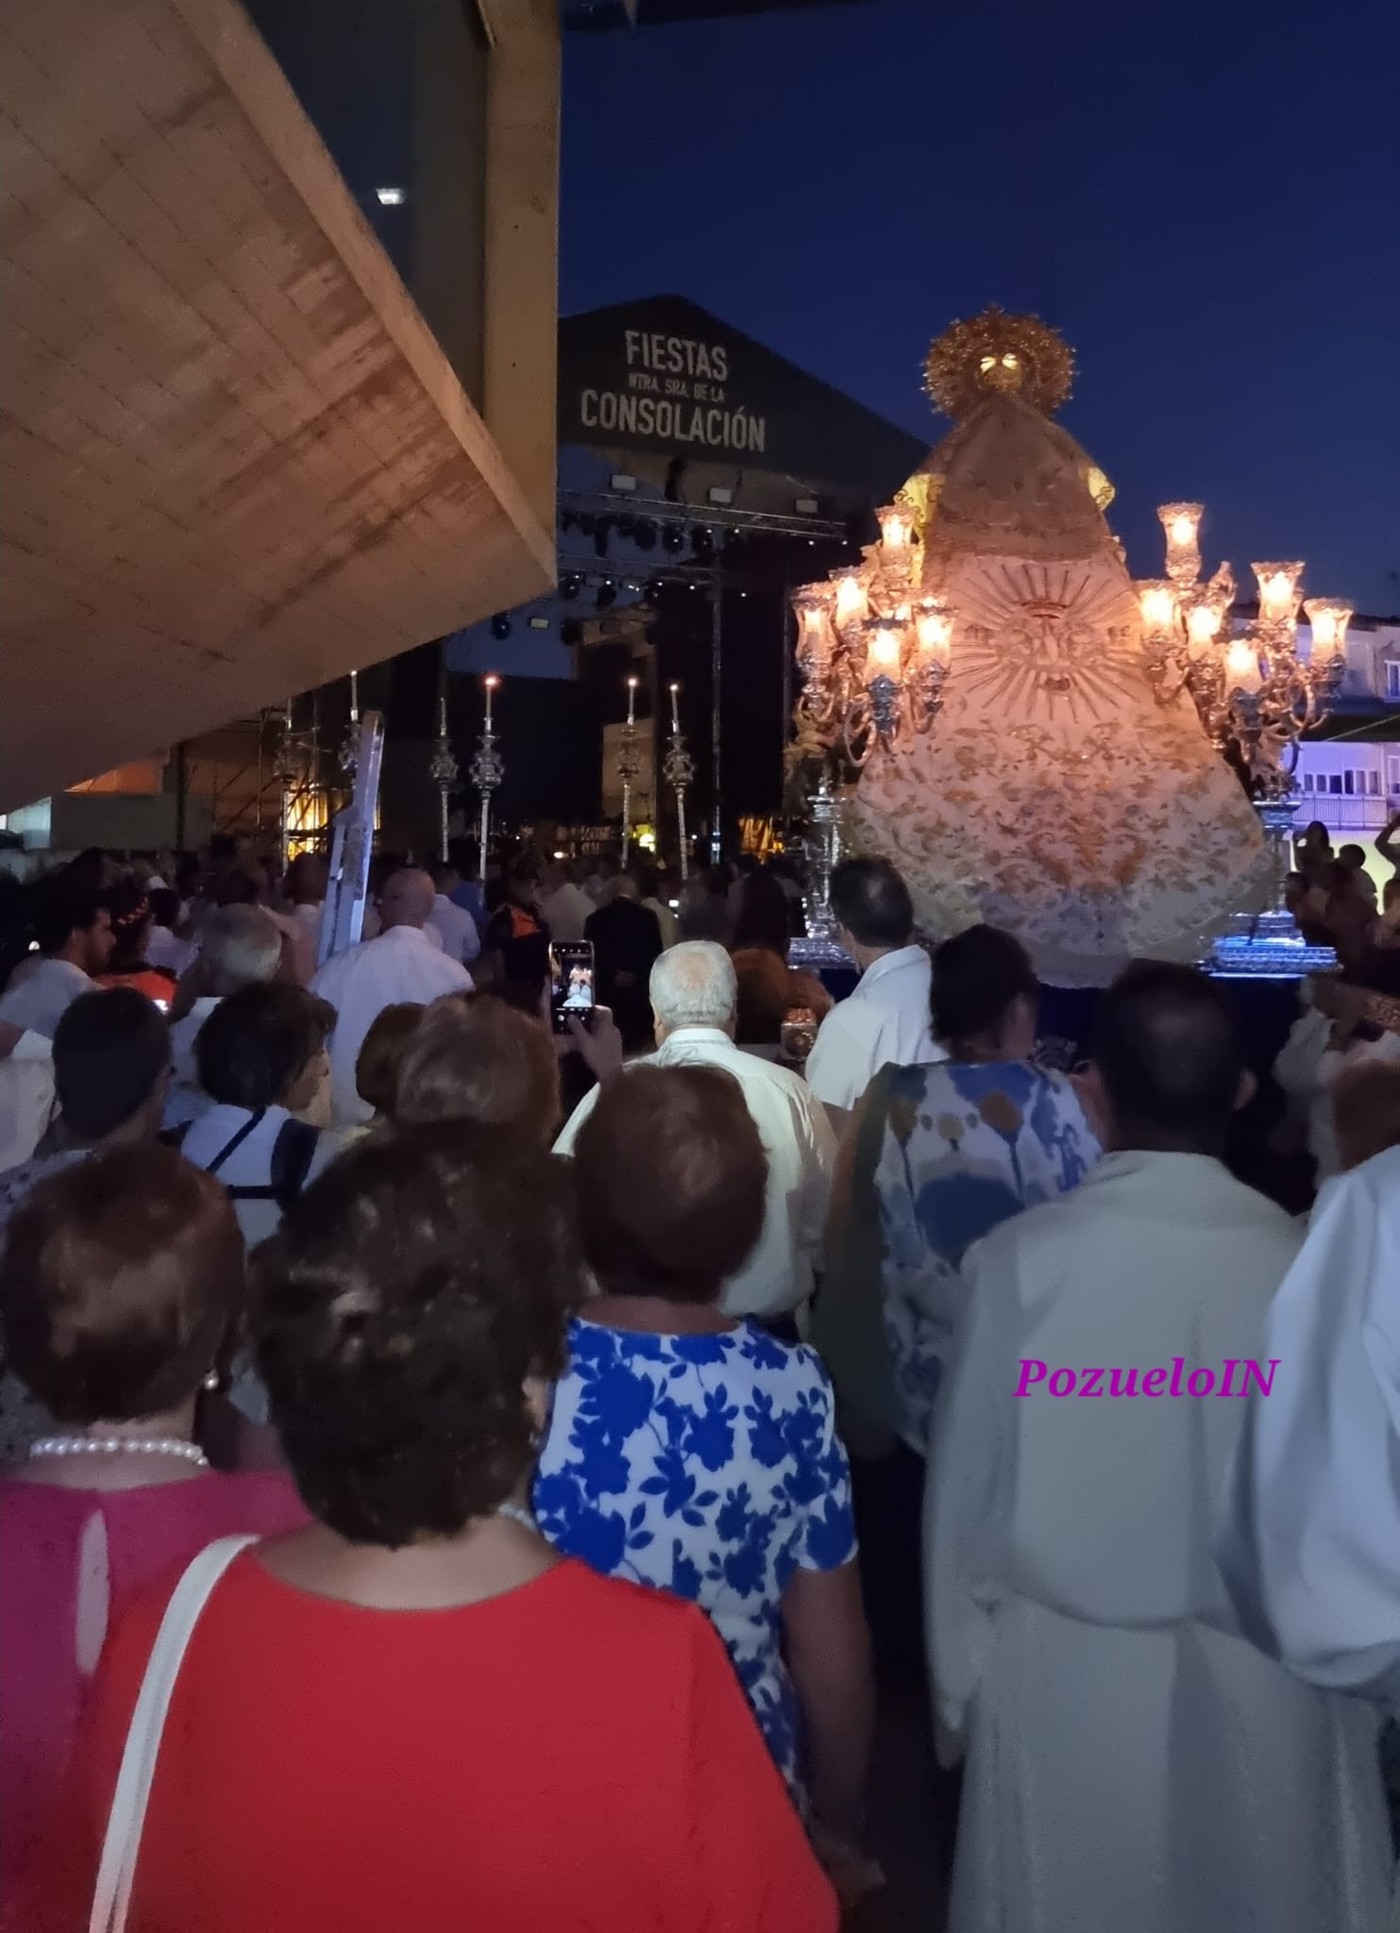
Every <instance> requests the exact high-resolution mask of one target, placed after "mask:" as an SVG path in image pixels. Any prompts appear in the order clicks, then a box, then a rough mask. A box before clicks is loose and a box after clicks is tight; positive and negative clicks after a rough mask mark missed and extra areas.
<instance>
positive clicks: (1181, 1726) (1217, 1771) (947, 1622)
mask: <svg viewBox="0 0 1400 1933" xmlns="http://www.w3.org/2000/svg"><path fill="white" fill-rule="evenodd" d="M1092 1080H1093V1082H1094V1083H1095V1084H1096V1085H1097V1089H1098V1092H1099V1098H1100V1106H1101V1112H1102V1115H1103V1118H1104V1124H1105V1128H1106V1143H1107V1146H1108V1148H1109V1150H1110V1152H1109V1153H1108V1155H1107V1156H1106V1158H1105V1159H1104V1161H1103V1162H1102V1163H1101V1164H1100V1166H1099V1167H1098V1168H1097V1169H1095V1170H1094V1171H1093V1172H1092V1173H1091V1174H1090V1175H1088V1176H1087V1177H1086V1179H1085V1180H1084V1181H1083V1182H1081V1183H1080V1185H1079V1187H1078V1188H1077V1189H1075V1190H1074V1191H1073V1192H1072V1193H1070V1194H1067V1195H1064V1196H1062V1197H1060V1199H1058V1200H1057V1201H1053V1202H1048V1203H1045V1204H1043V1205H1042V1206H1040V1207H1037V1208H1032V1209H1029V1210H1028V1211H1027V1212H1026V1213H1024V1214H1021V1215H1018V1216H1015V1217H1014V1218H1013V1219H1012V1220H1010V1221H1007V1222H1004V1223H1003V1224H1002V1225H1001V1226H1000V1227H999V1228H997V1229H996V1230H994V1231H993V1233H992V1234H990V1235H989V1236H987V1237H986V1238H985V1239H984V1240H983V1241H982V1242H981V1243H980V1244H978V1246H977V1247H976V1248H975V1249H974V1250H973V1260H972V1263H971V1265H970V1268H967V1267H965V1274H967V1275H968V1277H969V1279H968V1303H967V1309H966V1314H965V1317H964V1320H963V1322H962V1325H961V1328H960V1332H959V1338H958V1348H957V1354H956V1357H955V1360H954V1363H953V1365H952V1370H951V1374H950V1376H949V1378H948V1382H947V1384H946V1387H945V1390H944V1392H943V1393H942V1394H941V1395H940V1398H939V1405H938V1408H937V1410H936V1411H935V1420H934V1427H933V1435H932V1440H931V1443H930V1447H929V1458H928V1470H929V1477H928V1490H927V1495H926V1514H925V1539H924V1560H925V1604H926V1614H927V1632H928V1639H929V1656H930V1664H931V1668H932V1676H933V1681H934V1687H935V1694H936V1712H937V1718H938V1721H939V1726H940V1746H941V1748H942V1749H943V1756H944V1757H945V1760H947V1759H951V1758H952V1757H953V1756H955V1752H953V1751H950V1750H949V1749H948V1747H949V1746H950V1745H955V1746H956V1745H962V1744H965V1747H966V1754H967V1770H966V1773H965V1776H964V1782H963V1795H962V1809H961V1813H960V1818H959V1825H958V1841H957V1853H956V1858H955V1862H954V1873H953V1885H952V1900H951V1910H950V1913H949V1919H948V1927H949V1933H970V1930H971V1929H973V1928H977V1929H980V1928H984V1927H988V1926H996V1927H997V1928H999V1929H1001V1933H1067V1929H1069V1928H1075V1929H1081V1928H1082V1929H1084V1933H1120V1929H1121V1930H1122V1933H1127V1929H1129V1928H1131V1929H1132V1933H1185V1929H1186V1928H1190V1930H1191V1933H1238V1929H1240V1928H1241V1927H1243V1926H1246V1925H1256V1926H1258V1927H1261V1928H1263V1927H1267V1928H1268V1929H1269V1933H1375V1929H1376V1928H1377V1927H1378V1926H1380V1925H1381V1924H1383V1919H1384V1908H1383V1900H1384V1896H1385V1893H1386V1890H1387V1882H1388V1864H1389V1861H1388V1847H1386V1846H1385V1845H1384V1843H1383V1842H1384V1841H1385V1839H1386V1834H1385V1832H1384V1830H1383V1817H1382V1809H1381V1806H1380V1795H1379V1786H1378V1774H1377V1770H1376V1756H1375V1723H1374V1718H1373V1717H1372V1716H1371V1715H1370V1714H1368V1713H1367V1712H1366V1711H1365V1709H1364V1708H1363V1707H1360V1706H1356V1707H1354V1708H1353V1709H1351V1710H1348V1709H1347V1708H1346V1701H1344V1700H1342V1699H1333V1698H1329V1697H1328V1696H1327V1695H1325V1694H1323V1693H1321V1692H1318V1691H1315V1690H1314V1689H1313V1688H1312V1687H1311V1686H1308V1685H1304V1684H1302V1683H1301V1682H1300V1681H1299V1680H1298V1679H1296V1678H1294V1677H1293V1676H1292V1675H1291V1674H1290V1673H1288V1672H1287V1671H1285V1670H1284V1669H1283V1668H1282V1667H1281V1666H1280V1665H1277V1664H1275V1663H1274V1662H1273V1661H1272V1660H1271V1659H1269V1658H1267V1657H1265V1656H1263V1655H1262V1653H1260V1652H1259V1651H1257V1650H1256V1649H1255V1648H1254V1647H1253V1646H1252V1645H1251V1644H1249V1643H1248V1642H1247V1641H1246V1640H1245V1638H1244V1637H1242V1636H1240V1635H1239V1633H1238V1627H1237V1626H1236V1624H1235V1620H1234V1617H1233V1615H1232V1612H1231V1608H1230V1604H1229V1599H1228V1597H1227V1594H1226V1590H1225V1584H1224V1580H1223V1578H1222V1577H1221V1574H1220V1572H1219V1570H1218V1568H1217V1566H1216V1563H1215V1558H1214V1554H1213V1546H1214V1538H1215V1532H1216V1518H1217V1513H1218V1510H1219V1505H1220V1499H1221V1495H1222V1492H1223V1489H1224V1484H1225V1477H1226V1472H1227V1467H1228V1465H1229V1462H1230V1458H1231V1454H1232V1452H1233V1449H1234V1446H1235V1443H1236V1441H1237V1439H1238V1437H1239V1434H1240V1429H1241V1425H1242V1423H1243V1421H1244V1418H1245V1414H1246V1411H1245V1405H1244V1403H1243V1402H1242V1401H1240V1400H1237V1399H1238V1398H1239V1397H1240V1396H1242V1395H1243V1393H1244V1391H1245V1390H1247V1389H1248V1387H1249V1386H1250V1382H1251V1379H1252V1371H1253V1369H1254V1368H1255V1367H1257V1370H1258V1373H1259V1375H1260V1376H1261V1377H1263V1378H1265V1379H1268V1378H1271V1375H1272V1374H1274V1373H1276V1374H1277V1375H1278V1377H1279V1379H1280V1382H1282V1380H1283V1379H1284V1378H1285V1377H1289V1376H1296V1375H1297V1374H1298V1373H1300V1370H1302V1369H1304V1368H1306V1364H1305V1363H1299V1362H1295V1363H1293V1364H1291V1365H1290V1364H1288V1363H1284V1362H1279V1363H1276V1364H1274V1363H1269V1362H1268V1361H1267V1360H1266V1356H1267V1349H1268V1343H1267V1340H1266V1334H1267V1331H1266V1322H1267V1317H1268V1311H1269V1305H1270V1302H1271V1301H1272V1299H1273V1297H1274V1295H1275V1293H1276V1291H1277V1289H1278V1285H1279V1283H1280V1282H1281V1281H1282V1279H1283V1277H1284V1276H1285V1274H1286V1273H1287V1270H1288V1267H1289V1264H1290V1263H1291V1261H1292V1260H1293V1257H1294V1255H1295V1254H1296V1252H1297V1248H1298V1242H1299V1239H1300V1237H1299V1231H1298V1229H1297V1227H1296V1225H1295V1224H1294V1223H1293V1222H1292V1220H1291V1219H1290V1218H1289V1217H1288V1216H1287V1215H1285V1214H1284V1212H1283V1210H1282V1209H1281V1208H1278V1207H1276V1206H1275V1204H1274V1203H1272V1202H1270V1201H1268V1200H1266V1199H1265V1198H1264V1197H1263V1196H1262V1195H1258V1194H1256V1193H1255V1192H1254V1191H1253V1190H1252V1189H1249V1188H1246V1187H1244V1186H1243V1185H1242V1184H1241V1183H1239V1182H1237V1181H1236V1180H1234V1179H1233V1177H1232V1176H1231V1175H1230V1173H1229V1171H1228V1170H1227V1169H1226V1168H1225V1166H1224V1164H1223V1162H1222V1161H1221V1159H1220V1158H1219V1157H1220V1155H1221V1153H1222V1151H1223V1149H1224V1145H1225V1139H1226V1133H1227V1129H1228V1125H1229V1120H1230V1115H1231V1112H1232V1109H1233V1107H1234V1106H1236V1105H1237V1104H1238V1103H1239V1102H1240V1101H1242V1100H1243V1099H1245V1098H1247V1096H1248V1094H1249V1092H1250V1089H1251V1086H1252V1083H1251V1082H1250V1081H1249V1078H1248V1076H1247V1075H1246V1074H1245V1072H1244V1069H1243V1063H1242V1061H1241V1058H1240V1055H1239V1050H1238V1044H1237V1042H1236V1039H1235V1033H1234V1023H1233V1016H1232V1013H1231V1009H1230V1006H1229V1003H1228V1002H1227V1000H1226V998H1225V996H1224V994H1223V992H1222V991H1221V989H1220V988H1219V987H1218V986H1216V985H1215V984H1214V983H1213V982H1212V981H1209V980H1207V979H1206V978H1205V977H1204V975H1201V974H1198V973H1196V972H1195V971H1194V970H1192V969H1191V968H1188V967H1180V966H1171V965H1167V964H1164V963H1151V964H1145V965H1142V966H1139V967H1135V968H1131V969H1130V970H1129V971H1128V972H1127V973H1126V974H1124V975H1123V976H1122V977H1121V978H1120V979H1119V980H1118V981H1117V982H1116V984H1115V985H1114V986H1113V987H1112V988H1110V989H1109V991H1108V992H1107V993H1106V994H1105V995H1104V996H1103V999H1102V1002H1101V1004H1100V1010H1099V1015H1098V1021H1097V1035H1096V1040H1095V1047H1094V1074H1093V1076H1092ZM1222 1399H1223V1400H1222ZM1232 1399H1236V1400H1232ZM1343 1822H1345V1824H1343Z"/></svg>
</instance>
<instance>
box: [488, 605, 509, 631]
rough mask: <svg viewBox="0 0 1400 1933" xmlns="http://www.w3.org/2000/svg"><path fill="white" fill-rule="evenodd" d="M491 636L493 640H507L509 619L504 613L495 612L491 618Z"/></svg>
mask: <svg viewBox="0 0 1400 1933" xmlns="http://www.w3.org/2000/svg"><path fill="white" fill-rule="evenodd" d="M491 635H492V637H493V638H508V637H509V636H510V619H509V618H508V617H507V616H506V614H505V612H504V611H497V613H496V615H495V617H493V618H492V620H491Z"/></svg>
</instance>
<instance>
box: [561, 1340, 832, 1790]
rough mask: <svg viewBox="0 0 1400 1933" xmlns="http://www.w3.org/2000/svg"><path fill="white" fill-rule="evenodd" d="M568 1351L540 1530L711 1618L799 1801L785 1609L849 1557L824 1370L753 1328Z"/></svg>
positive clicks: (590, 1343) (587, 1344)
mask: <svg viewBox="0 0 1400 1933" xmlns="http://www.w3.org/2000/svg"><path fill="white" fill-rule="evenodd" d="M569 1348H570V1363H569V1368H568V1370H567V1371H566V1373H565V1375H564V1377H563V1379H562V1380H561V1382H560V1383H559V1386H558V1389H557V1391H556V1394H555V1402H554V1415H553V1419H552V1421H551V1423H550V1429H549V1438H548V1441H547V1442H546V1444H545V1446H544V1451H543V1453H542V1455H541V1457H540V1464H539V1472H538V1475H537V1477H536V1480H535V1496H534V1503H535V1515H536V1517H537V1519H538V1521H539V1526H540V1529H541V1530H542V1531H543V1532H544V1534H545V1536H546V1537H548V1538H549V1540H550V1542H551V1543H552V1544H554V1545H556V1546H557V1548H558V1549H560V1550H563V1551H567V1552H568V1553H569V1554H570V1555H571V1556H573V1557H580V1558H582V1559H583V1560H584V1562H585V1563H588V1564H591V1565H592V1566H593V1568H594V1569H595V1570H599V1571H603V1572H605V1573H607V1574H608V1575H609V1576H613V1577H628V1578H631V1579H633V1580H634V1581H635V1582H637V1583H640V1584H649V1585H652V1586H653V1587H655V1588H656V1589H658V1590H665V1591H674V1592H675V1593H676V1595H677V1596H679V1597H687V1598H690V1599H691V1600H692V1601H693V1602H695V1603H697V1604H699V1605H700V1606H701V1608H702V1609H703V1610H705V1611H706V1612H707V1613H708V1614H709V1616H710V1618H711V1619H712V1620H713V1622H714V1625H715V1627H716V1629H717V1630H718V1632H719V1634H720V1636H721V1637H722V1638H723V1639H724V1642H725V1644H726V1645H727V1646H728V1648H729V1655H730V1657H731V1658H732V1659H733V1661H734V1667H735V1669H736V1671H737V1672H738V1674H739V1679H740V1682H741V1683H742V1685H743V1687H744V1690H745V1691H746V1692H747V1694H748V1698H749V1703H750V1704H751V1705H752V1706H753V1709H754V1714H755V1716H756V1717H757V1719H758V1722H759V1724H760V1726H761V1727H762V1729H763V1735H764V1737H765V1739H766V1740H767V1742H768V1749H769V1750H770V1751H771V1752H772V1754H773V1757H774V1759H775V1760H776V1761H777V1763H778V1765H779V1767H780V1768H781V1770H782V1772H783V1773H784V1775H785V1776H786V1778H787V1779H788V1782H789V1784H790V1785H792V1786H793V1788H794V1790H796V1791H799V1792H800V1777H799V1740H798V1728H797V1706H796V1698H795V1696H794V1693H793V1687H792V1681H791V1680H790V1678H789V1677H788V1674H787V1669H786V1667H785V1665H784V1664H783V1659H782V1653H781V1650H780V1636H781V1625H780V1617H779V1602H780V1600H781V1598H782V1594H783V1591H784V1589H785V1588H786V1586H787V1583H788V1580H789V1579H790V1578H791V1576H792V1574H793V1572H794V1571H795V1570H799V1569H801V1570H814V1571H826V1570H835V1569H837V1568H838V1567H839V1566H840V1565H842V1564H845V1563H847V1562H849V1560H850V1559H851V1558H852V1557H853V1556H854V1555H855V1548H856V1539H855V1526H854V1523H853V1520H852V1516H851V1476H850V1467H849V1465H848V1463H847V1461H846V1452H845V1450H844V1449H843V1448H842V1445H841V1439H840V1438H839V1437H838V1436H837V1434H836V1427H835V1421H834V1414H833V1402H832V1394H831V1385H830V1383H829V1382H828V1381H827V1376H826V1371H825V1370H824V1369H823V1368H822V1366H821V1363H820V1361H819V1360H818V1358H817V1356H816V1354H815V1353H814V1352H813V1351H812V1350H810V1349H805V1348H797V1349H792V1348H786V1347H784V1346H783V1345H782V1344H781V1343H777V1342H774V1341H773V1340H772V1339H771V1337H769V1336H767V1335H766V1334H765V1333H764V1331H763V1330H762V1329H760V1328H758V1327H757V1326H756V1325H755V1324H754V1323H751V1322H741V1323H740V1324H739V1325H738V1326H737V1327H736V1328H735V1329H733V1330H731V1331H728V1332H726V1333H724V1334H720V1335H699V1336H670V1335H667V1336H661V1335H649V1334H642V1333H639V1332H638V1331H636V1330H630V1329H611V1328H606V1327H604V1326H603V1325H602V1324H600V1323H595V1322H587V1321H583V1320H579V1319H575V1320H574V1321H573V1322H572V1323H571V1324H570V1325H569Z"/></svg>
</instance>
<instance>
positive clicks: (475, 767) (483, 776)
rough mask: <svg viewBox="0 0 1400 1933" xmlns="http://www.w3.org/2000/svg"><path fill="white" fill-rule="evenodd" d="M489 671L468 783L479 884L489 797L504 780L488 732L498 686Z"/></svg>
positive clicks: (483, 867) (483, 872)
mask: <svg viewBox="0 0 1400 1933" xmlns="http://www.w3.org/2000/svg"><path fill="white" fill-rule="evenodd" d="M500 682H501V681H500V679H499V677H497V675H496V673H495V672H494V671H493V672H491V673H490V674H489V675H488V676H487V677H485V678H483V679H482V681H481V683H482V688H483V690H484V691H485V693H486V722H485V724H484V725H483V727H482V731H481V737H480V739H479V740H478V742H477V748H476V752H475V754H474V755H473V757H472V762H471V781H472V784H473V785H474V786H475V787H476V789H477V791H478V792H479V793H480V794H481V883H482V885H483V886H484V885H485V883H486V852H487V847H488V845H489V843H490V839H491V794H492V793H493V792H494V791H495V789H496V787H497V786H498V785H499V784H500V782H501V780H502V779H503V778H504V777H505V773H506V768H505V761H504V760H503V759H502V757H501V754H500V749H499V747H498V746H497V743H496V734H495V732H494V731H493V730H492V729H491V696H492V693H493V692H494V691H495V690H496V688H497V686H498V685H499V684H500Z"/></svg>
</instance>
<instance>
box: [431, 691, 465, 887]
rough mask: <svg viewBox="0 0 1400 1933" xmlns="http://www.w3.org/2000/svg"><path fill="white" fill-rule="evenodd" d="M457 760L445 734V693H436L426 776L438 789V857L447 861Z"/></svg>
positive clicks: (449, 740)
mask: <svg viewBox="0 0 1400 1933" xmlns="http://www.w3.org/2000/svg"><path fill="white" fill-rule="evenodd" d="M457 770H458V768H457V761H456V759H455V758H454V757H453V755H452V740H451V739H450V738H449V737H448V735H447V693H446V692H445V691H443V692H439V693H438V733H437V743H436V745H434V747H433V755H432V757H431V759H430V760H429V761H428V777H429V778H430V779H431V780H432V782H433V784H434V785H435V786H436V787H437V789H438V857H439V858H440V859H441V860H442V862H443V864H444V865H446V863H447V829H448V819H449V816H450V812H449V801H450V798H451V793H452V788H453V786H454V785H455V784H456V783H457Z"/></svg>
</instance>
